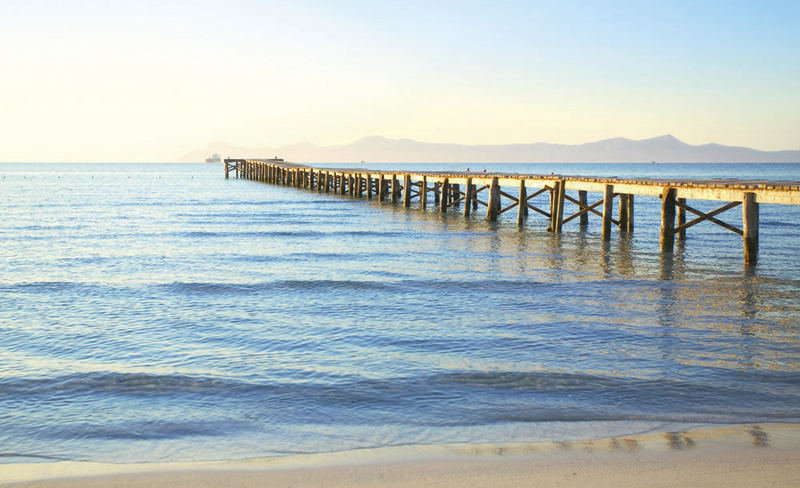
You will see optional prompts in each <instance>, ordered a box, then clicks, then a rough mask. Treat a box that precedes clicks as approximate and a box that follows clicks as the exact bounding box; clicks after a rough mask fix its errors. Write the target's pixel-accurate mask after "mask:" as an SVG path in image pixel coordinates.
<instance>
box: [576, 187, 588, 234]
mask: <svg viewBox="0 0 800 488" xmlns="http://www.w3.org/2000/svg"><path fill="white" fill-rule="evenodd" d="M578 201H579V202H581V209H583V208H584V207H588V206H589V199H588V198H587V195H586V190H578ZM578 218H579V219H580V220H579V225H580V228H581V229H585V228H586V227H589V212H583V213H582V214H581V216H580V217H578Z"/></svg>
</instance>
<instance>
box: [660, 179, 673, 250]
mask: <svg viewBox="0 0 800 488" xmlns="http://www.w3.org/2000/svg"><path fill="white" fill-rule="evenodd" d="M674 247H675V188H664V192H663V193H662V194H661V252H672V250H673V249H674Z"/></svg>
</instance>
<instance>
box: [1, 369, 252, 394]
mask: <svg viewBox="0 0 800 488" xmlns="http://www.w3.org/2000/svg"><path fill="white" fill-rule="evenodd" d="M246 388H247V385H246V384H244V383H238V382H233V381H226V380H220V379H215V378H203V377H191V376H180V375H153V374H144V373H107V372H106V373H78V374H73V375H68V376H62V377H56V378H16V379H10V380H2V381H0V397H4V396H5V397H13V396H15V395H19V394H24V395H41V394H58V393H63V394H66V395H74V394H81V393H86V392H92V393H96V394H131V395H144V396H152V395H177V394H181V393H205V394H214V393H220V392H224V391H233V390H239V389H246Z"/></svg>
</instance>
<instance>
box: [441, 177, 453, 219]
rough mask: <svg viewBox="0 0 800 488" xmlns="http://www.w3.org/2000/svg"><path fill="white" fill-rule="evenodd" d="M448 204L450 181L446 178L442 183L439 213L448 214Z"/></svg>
mask: <svg viewBox="0 0 800 488" xmlns="http://www.w3.org/2000/svg"><path fill="white" fill-rule="evenodd" d="M448 203H450V180H449V179H448V178H445V179H444V181H442V198H441V200H440V201H439V211H440V212H446V211H447V204H448Z"/></svg>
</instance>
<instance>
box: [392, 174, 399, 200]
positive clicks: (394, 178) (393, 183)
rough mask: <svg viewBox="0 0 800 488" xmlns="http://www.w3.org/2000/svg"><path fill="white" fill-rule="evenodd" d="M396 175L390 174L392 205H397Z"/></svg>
mask: <svg viewBox="0 0 800 488" xmlns="http://www.w3.org/2000/svg"><path fill="white" fill-rule="evenodd" d="M397 193H398V190H397V173H392V194H391V195H390V196H391V201H392V203H397Z"/></svg>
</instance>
